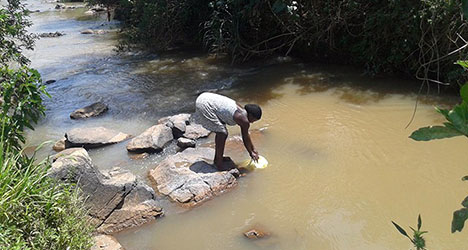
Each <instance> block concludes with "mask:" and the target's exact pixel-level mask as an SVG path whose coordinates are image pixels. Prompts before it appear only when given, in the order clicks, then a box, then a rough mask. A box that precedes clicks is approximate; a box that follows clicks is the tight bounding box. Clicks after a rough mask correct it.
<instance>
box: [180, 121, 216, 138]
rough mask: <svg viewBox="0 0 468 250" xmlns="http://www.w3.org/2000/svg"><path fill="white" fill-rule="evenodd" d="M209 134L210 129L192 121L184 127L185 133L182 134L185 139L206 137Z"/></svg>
mask: <svg viewBox="0 0 468 250" xmlns="http://www.w3.org/2000/svg"><path fill="white" fill-rule="evenodd" d="M210 134H211V131H209V130H207V129H205V128H204V127H203V126H202V125H200V124H196V123H192V124H190V125H188V126H187V127H186V128H185V133H184V134H183V137H185V138H187V139H193V140H196V139H199V138H204V137H208V136H209V135H210Z"/></svg>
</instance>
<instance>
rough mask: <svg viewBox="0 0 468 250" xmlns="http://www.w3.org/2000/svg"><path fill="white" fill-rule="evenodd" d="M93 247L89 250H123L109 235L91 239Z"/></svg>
mask: <svg viewBox="0 0 468 250" xmlns="http://www.w3.org/2000/svg"><path fill="white" fill-rule="evenodd" d="M93 240H94V245H93V246H92V247H91V250H124V248H123V247H122V245H120V243H119V242H118V241H117V239H116V238H115V237H114V236H111V235H102V234H101V235H97V236H94V237H93Z"/></svg>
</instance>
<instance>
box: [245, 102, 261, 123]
mask: <svg viewBox="0 0 468 250" xmlns="http://www.w3.org/2000/svg"><path fill="white" fill-rule="evenodd" d="M244 108H245V110H246V111H247V114H250V115H251V116H253V117H254V118H255V119H257V120H260V118H262V109H261V108H260V106H258V105H257V104H246V105H245V106H244Z"/></svg>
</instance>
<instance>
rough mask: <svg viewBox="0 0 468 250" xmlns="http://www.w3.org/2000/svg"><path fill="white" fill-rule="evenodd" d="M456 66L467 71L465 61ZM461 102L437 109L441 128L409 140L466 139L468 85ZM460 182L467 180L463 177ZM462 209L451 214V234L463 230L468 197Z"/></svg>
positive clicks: (426, 129)
mask: <svg viewBox="0 0 468 250" xmlns="http://www.w3.org/2000/svg"><path fill="white" fill-rule="evenodd" d="M457 64H459V65H461V66H462V67H463V68H465V69H468V62H467V61H458V62H457ZM460 96H461V98H462V101H461V103H460V104H458V105H455V107H453V108H452V109H451V110H446V109H441V108H437V107H436V110H437V112H439V113H440V114H442V115H443V116H444V117H445V119H446V120H447V122H445V123H444V124H443V126H429V127H424V128H420V129H418V130H416V131H414V132H413V133H412V134H411V135H410V138H411V139H413V140H416V141H430V140H435V139H443V138H451V137H455V136H466V137H468V83H466V84H465V85H463V86H462V87H461V89H460ZM462 180H468V177H466V176H465V177H463V178H462ZM461 204H462V206H463V208H461V209H459V210H457V211H455V212H454V213H453V219H452V233H454V232H456V231H459V232H461V230H462V229H463V227H464V225H465V221H466V220H467V219H468V197H466V198H465V199H464V200H463V202H462V203H461Z"/></svg>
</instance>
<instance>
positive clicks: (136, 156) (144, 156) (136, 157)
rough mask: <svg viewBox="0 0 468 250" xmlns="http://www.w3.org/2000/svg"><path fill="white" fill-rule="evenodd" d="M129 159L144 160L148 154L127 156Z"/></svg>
mask: <svg viewBox="0 0 468 250" xmlns="http://www.w3.org/2000/svg"><path fill="white" fill-rule="evenodd" d="M128 157H130V159H132V160H142V159H146V158H148V157H149V154H148V153H141V154H129V156H128Z"/></svg>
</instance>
